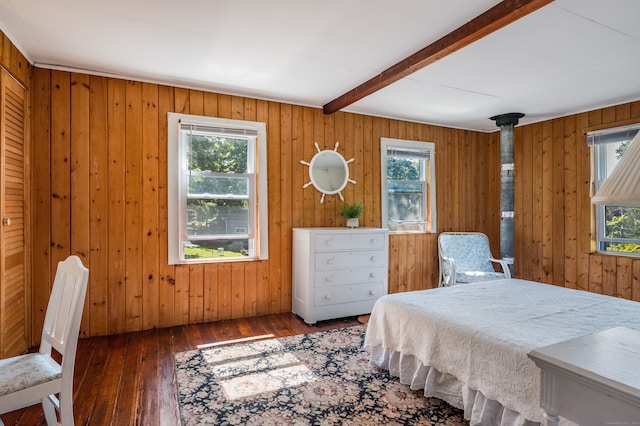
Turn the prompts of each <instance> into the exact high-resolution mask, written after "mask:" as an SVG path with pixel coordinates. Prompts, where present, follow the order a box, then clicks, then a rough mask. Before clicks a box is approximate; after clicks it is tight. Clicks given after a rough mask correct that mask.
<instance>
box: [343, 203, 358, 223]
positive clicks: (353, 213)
mask: <svg viewBox="0 0 640 426" xmlns="http://www.w3.org/2000/svg"><path fill="white" fill-rule="evenodd" d="M363 211H364V206H363V205H362V203H354V204H346V203H345V205H344V206H342V210H340V216H342V217H344V218H345V219H347V228H357V227H358V226H359V225H360V224H359V221H358V218H359V217H360V215H362V212H363Z"/></svg>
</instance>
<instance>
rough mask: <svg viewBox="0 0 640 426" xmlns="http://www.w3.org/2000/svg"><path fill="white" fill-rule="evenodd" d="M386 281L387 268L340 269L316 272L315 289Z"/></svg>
mask: <svg viewBox="0 0 640 426" xmlns="http://www.w3.org/2000/svg"><path fill="white" fill-rule="evenodd" d="M386 279H387V268H384V267H377V268H364V269H346V270H345V269H341V270H329V271H316V274H315V281H314V282H315V287H316V288H318V287H329V286H336V285H344V284H353V283H373V282H381V281H385V280H386Z"/></svg>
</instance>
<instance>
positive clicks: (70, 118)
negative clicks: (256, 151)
mask: <svg viewBox="0 0 640 426" xmlns="http://www.w3.org/2000/svg"><path fill="white" fill-rule="evenodd" d="M0 48H1V49H2V50H1V56H0V60H1V61H2V65H3V66H4V67H5V68H7V69H8V70H9V71H10V72H11V73H12V74H13V75H14V76H16V77H17V78H18V79H19V80H20V81H21V82H23V84H25V86H26V87H27V88H28V89H30V91H31V95H32V103H31V104H32V113H31V118H32V127H31V129H32V133H31V135H32V160H31V171H32V176H33V180H32V186H33V187H32V203H33V225H32V235H33V248H32V250H33V265H32V271H33V273H32V277H33V280H32V301H33V316H32V326H33V333H32V336H33V337H32V340H33V343H36V342H37V340H38V338H39V336H40V330H41V327H42V321H43V319H44V311H45V309H46V304H47V301H48V297H49V291H50V286H51V280H52V276H53V273H54V271H55V265H56V263H57V261H58V260H61V259H63V258H65V257H66V256H67V255H69V254H72V253H73V254H78V255H79V256H81V258H82V259H83V262H84V263H85V264H86V265H87V266H88V267H89V268H90V287H89V292H88V296H87V301H86V306H85V314H84V317H83V323H82V329H81V334H82V335H83V336H95V335H104V334H114V333H120V332H125V331H135V330H142V329H147V328H152V327H167V326H172V325H178V324H185V323H197V322H202V321H214V320H222V319H227V318H239V317H248V316H255V315H262V314H267V313H277V312H286V311H288V310H289V309H290V304H291V302H290V299H291V229H292V228H294V227H303V226H334V225H335V226H342V225H343V223H344V219H342V218H341V217H340V216H339V213H338V212H339V208H340V206H341V203H340V201H339V200H338V199H337V198H336V197H328V198H327V200H326V201H325V203H324V204H322V205H321V204H320V203H319V195H318V194H317V193H316V192H315V190H314V189H312V188H311V187H309V188H306V189H303V188H302V185H303V184H304V183H306V182H307V181H308V176H307V170H308V169H307V167H306V166H303V165H302V164H300V163H299V160H301V159H304V160H307V161H308V160H310V158H311V157H312V155H313V154H314V153H315V147H314V146H313V142H314V141H317V142H318V143H319V145H320V147H321V148H333V146H334V144H335V142H336V141H339V142H340V152H341V153H343V154H344V156H345V157H346V158H350V157H354V158H355V161H354V162H353V163H351V164H350V171H351V174H352V178H354V179H355V180H356V181H357V184H355V185H351V184H350V185H348V186H347V188H346V189H345V191H344V194H345V198H346V200H345V201H346V202H355V201H362V202H364V204H365V213H364V216H363V218H362V222H361V223H362V224H363V225H364V226H380V193H379V188H380V183H379V182H380V165H379V158H380V153H379V139H380V137H391V138H400V139H413V140H422V141H430V142H434V143H435V145H436V180H437V225H438V231H439V232H441V231H449V230H465V231H471V230H476V231H482V232H485V233H487V234H488V235H489V238H490V240H491V241H492V244H493V251H494V254H497V253H498V252H499V250H498V241H499V220H500V219H499V188H500V184H499V179H500V175H499V169H500V166H499V133H498V132H495V133H492V134H484V133H478V132H471V131H464V130H457V129H448V128H442V127H437V126H429V125H421V124H415V123H408V122H403V121H396V120H389V119H383V118H376V117H369V116H362V115H356V114H348V113H342V112H340V113H336V114H333V115H324V114H323V113H322V111H321V110H320V109H314V108H308V107H301V106H295V105H288V104H283V103H277V102H268V101H263V100H255V99H248V98H243V97H235V96H228V95H222V94H216V93H208V92H203V91H197V90H188V89H182V88H176V87H168V86H163V85H156V84H150V83H139V82H133V81H125V80H119V79H113V78H106V77H98V76H92V75H85V74H76V73H68V72H62V71H52V70H45V69H40V68H32V67H31V66H30V65H29V64H28V63H27V61H26V60H25V59H24V57H22V55H21V54H20V53H19V52H18V51H17V49H16V48H15V46H13V45H12V44H11V42H10V41H9V40H8V39H7V38H6V37H5V36H4V35H2V45H1V46H0ZM32 79H33V81H31V80H32ZM169 111H173V112H183V113H191V114H200V115H209V116H216V117H223V118H234V119H242V120H256V121H264V122H266V123H267V128H268V151H269V152H268V161H269V169H268V174H269V194H270V200H269V202H270V205H269V244H270V253H271V258H270V259H269V260H267V261H256V262H235V263H212V264H206V265H193V266H177V267H174V266H170V265H168V264H167V261H166V258H167V247H166V246H167V196H166V183H167V182H166V179H167V175H166V169H167V154H166V139H167V135H166V132H167V125H166V113H167V112H169ZM634 120H635V121H640V103H637V102H636V103H631V104H625V105H620V106H617V107H612V108H606V109H602V110H597V111H592V112H587V113H582V114H577V115H572V116H568V117H564V118H559V119H556V120H551V121H546V122H543V123H538V124H533V125H527V126H518V127H516V132H515V135H516V147H515V148H516V151H515V162H516V206H515V210H516V222H515V224H516V229H515V232H516V244H515V249H516V275H517V276H518V277H520V278H525V279H532V280H537V281H541V282H546V283H553V284H556V285H561V286H566V287H571V288H579V289H585V290H589V291H594V292H598V293H605V294H612V295H617V296H620V297H624V298H628V299H633V300H640V260H635V259H632V258H629V257H618V256H603V255H599V254H595V253H592V249H593V243H592V239H591V238H592V231H591V230H592V223H591V220H592V219H591V204H590V202H589V185H590V184H589V181H590V154H589V149H588V148H587V147H586V143H585V139H584V132H585V131H586V130H588V129H591V128H596V127H602V126H608V125H611V126H615V125H619V124H622V123H628V122H632V121H634ZM389 265H390V272H389V291H390V292H401V291H409V290H416V289H424V288H431V287H434V286H436V285H437V274H438V268H437V251H436V235H435V234H426V235H418V234H415V235H414V234H410V235H393V236H391V238H390V259H389Z"/></svg>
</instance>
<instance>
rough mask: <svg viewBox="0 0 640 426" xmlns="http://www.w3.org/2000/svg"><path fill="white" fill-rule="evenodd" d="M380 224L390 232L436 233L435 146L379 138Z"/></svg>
mask: <svg viewBox="0 0 640 426" xmlns="http://www.w3.org/2000/svg"><path fill="white" fill-rule="evenodd" d="M380 155H381V165H382V172H381V177H382V185H381V186H382V226H383V227H387V228H389V231H390V232H436V191H435V188H436V185H435V183H436V172H435V146H434V144H433V143H430V142H417V141H407V140H400V139H389V138H381V139H380Z"/></svg>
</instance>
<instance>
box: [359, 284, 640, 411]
mask: <svg viewBox="0 0 640 426" xmlns="http://www.w3.org/2000/svg"><path fill="white" fill-rule="evenodd" d="M618 325H624V326H626V327H630V328H636V329H639V330H640V303H638V302H633V301H629V300H624V299H620V298H615V297H609V296H603V295H599V294H594V293H589V292H585V291H578V290H571V289H566V288H562V287H556V286H552V285H547V284H540V283H536V282H531V281H524V280H518V279H510V280H499V281H489V282H484V283H474V284H469V285H458V286H453V287H446V288H437V289H432V290H423V291H414V292H407V293H399V294H392V295H387V296H384V297H382V298H381V299H379V300H378V302H377V303H376V305H375V306H374V308H373V311H372V313H371V318H370V320H369V323H368V326H367V333H366V336H365V343H364V347H365V349H366V350H367V351H368V352H369V353H370V360H371V364H372V365H375V366H377V367H381V368H385V369H389V367H390V364H394V365H395V367H393V366H392V368H391V370H390V371H391V373H392V374H394V375H398V376H400V377H401V381H402V382H403V383H406V384H412V383H407V382H411V378H408V377H402V374H401V372H399V371H397V370H398V367H397V366H398V360H397V358H398V357H406V358H407V359H411V360H413V361H411V362H415V360H417V361H419V362H420V363H421V364H423V368H424V366H426V367H428V368H427V370H428V369H429V368H431V369H436V370H437V372H439V373H446V374H450V375H452V376H455V378H457V380H458V381H459V382H461V383H462V385H463V387H464V388H469V389H471V390H474V391H480V392H481V393H482V395H483V396H484V397H485V398H486V399H489V400H494V401H497V402H499V403H500V404H502V406H503V407H504V408H506V409H507V410H512V411H515V412H516V413H520V414H521V415H522V416H523V417H524V418H526V419H527V420H529V421H533V422H540V421H541V420H542V413H541V410H540V408H539V401H540V377H539V376H540V372H539V370H538V368H537V367H536V366H535V364H534V363H533V361H531V360H529V358H528V357H527V353H528V352H529V351H531V350H532V349H535V348H537V347H541V346H546V345H550V344H553V343H557V342H560V341H564V340H567V339H571V338H574V337H578V336H582V335H585V334H589V333H593V332H596V331H600V330H605V329H608V328H611V327H615V326H618ZM391 358H396V360H395V361H394V362H393V363H390V361H389V360H390V359H391ZM409 374H414V372H411V371H410V372H409ZM414 385H415V383H413V384H412V386H414ZM425 394H427V395H433V394H432V393H429V392H427V389H425ZM443 399H449V402H451V403H455V402H456V400H455V398H453V401H452V400H451V398H446V397H445V398H443ZM460 401H462V396H460ZM454 405H456V404H454ZM457 405H458V406H459V408H465V417H467V415H468V413H467V408H468V407H466V406H465V407H460V403H459V402H458V403H457ZM465 405H466V402H465ZM474 410H475V408H474ZM525 423H526V422H525Z"/></svg>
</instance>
